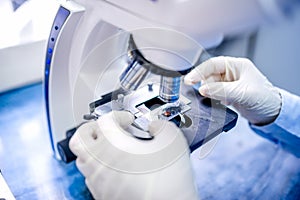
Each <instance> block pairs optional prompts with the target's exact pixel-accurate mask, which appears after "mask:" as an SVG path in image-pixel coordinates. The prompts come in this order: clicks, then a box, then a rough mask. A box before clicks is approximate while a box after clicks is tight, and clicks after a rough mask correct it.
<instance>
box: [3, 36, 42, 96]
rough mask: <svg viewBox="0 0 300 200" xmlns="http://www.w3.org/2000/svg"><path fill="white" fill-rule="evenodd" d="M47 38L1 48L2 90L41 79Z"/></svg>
mask: <svg viewBox="0 0 300 200" xmlns="http://www.w3.org/2000/svg"><path fill="white" fill-rule="evenodd" d="M45 54H46V40H41V41H36V42H31V43H27V44H22V45H17V46H12V47H8V48H4V49H0V92H3V91H7V90H10V89H13V88H17V87H20V86H23V85H26V84H30V83H33V82H37V81H41V80H42V78H43V75H44V61H45Z"/></svg>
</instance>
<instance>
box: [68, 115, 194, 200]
mask: <svg viewBox="0 0 300 200" xmlns="http://www.w3.org/2000/svg"><path fill="white" fill-rule="evenodd" d="M133 119H134V118H133V116H132V115H131V114H130V113H129V112H125V111H122V112H120V111H119V112H111V113H109V114H106V115H103V116H101V117H100V118H99V119H98V120H97V121H95V122H90V123H87V124H84V125H82V126H81V127H80V128H79V129H78V130H77V132H76V133H75V134H74V136H73V137H72V138H71V141H70V149H71V150H72V152H73V153H74V154H75V155H76V156H77V160H76V165H77V167H78V169H79V170H80V171H81V173H82V174H83V175H84V176H85V178H86V185H87V187H88V188H89V190H90V192H91V193H92V195H93V197H94V198H95V199H103V200H122V199H124V200H128V199H130V200H143V199H147V200H148V199H155V200H156V199H158V200H159V199H164V200H165V199H182V200H185V199H191V200H192V199H197V198H198V197H197V191H196V187H195V185H194V181H193V173H192V169H191V164H190V158H189V149H188V145H187V142H186V139H185V138H184V136H183V134H182V133H181V131H180V129H178V128H177V127H176V126H175V125H174V124H173V123H171V122H167V121H154V122H153V123H152V124H151V125H150V126H149V130H150V131H149V132H150V133H151V134H152V135H155V137H154V139H152V140H140V139H137V138H134V137H133V136H131V135H130V134H129V133H128V132H127V131H126V129H127V127H128V125H129V124H131V123H132V122H133ZM130 130H131V131H132V130H133V129H130Z"/></svg>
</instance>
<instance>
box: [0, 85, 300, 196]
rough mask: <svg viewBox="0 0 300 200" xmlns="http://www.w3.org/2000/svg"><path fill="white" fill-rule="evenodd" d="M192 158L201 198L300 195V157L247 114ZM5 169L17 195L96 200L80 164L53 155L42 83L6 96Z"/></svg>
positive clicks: (0, 103) (1, 120)
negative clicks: (259, 130)
mask: <svg viewBox="0 0 300 200" xmlns="http://www.w3.org/2000/svg"><path fill="white" fill-rule="evenodd" d="M62 112H63V111H62ZM191 160H192V164H193V167H194V174H195V177H196V182H197V186H198V191H199V195H200V198H201V199H300V159H298V158H296V157H294V156H293V155H291V154H289V153H287V152H285V151H283V150H282V149H281V148H280V147H279V146H277V145H276V144H273V143H272V142H270V141H267V140H266V139H263V138H261V137H260V136H258V135H256V134H255V133H254V132H252V131H251V129H250V128H249V126H248V124H247V121H246V120H245V119H243V118H242V117H239V120H238V123H237V125H236V127H235V128H234V129H232V130H230V131H229V132H227V133H222V134H220V136H218V137H216V138H215V139H214V140H212V141H210V142H209V143H207V144H206V145H205V146H203V147H202V148H199V149H197V150H196V151H194V152H193V153H192V155H191ZM0 169H1V171H2V175H3V177H4V178H5V180H6V182H7V184H8V186H9V187H10V189H11V191H12V193H13V195H14V196H15V198H16V199H31V200H34V199H43V200H44V199H59V200H62V199H77V200H80V199H92V196H91V194H90V193H89V191H88V189H87V187H86V185H85V182H84V177H83V176H82V175H81V174H80V172H79V171H78V170H77V168H76V165H75V162H72V163H70V164H65V163H63V162H61V161H58V160H56V159H55V158H54V156H53V153H52V149H51V145H50V138H49V134H48V128H47V124H46V114H45V106H44V97H43V86H42V84H41V83H37V84H33V85H29V86H26V87H23V88H20V89H16V90H12V91H9V92H5V93H2V94H0ZM117 184H118V183H116V187H117ZM183 192H184V191H183ZM0 198H1V197H0Z"/></svg>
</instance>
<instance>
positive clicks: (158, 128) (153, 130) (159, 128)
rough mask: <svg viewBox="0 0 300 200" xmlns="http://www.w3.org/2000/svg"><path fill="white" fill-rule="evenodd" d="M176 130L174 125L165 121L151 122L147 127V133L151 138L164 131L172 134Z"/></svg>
mask: <svg viewBox="0 0 300 200" xmlns="http://www.w3.org/2000/svg"><path fill="white" fill-rule="evenodd" d="M177 129H178V128H177V127H176V125H175V124H174V123H172V122H169V121H166V120H155V121H152V122H151V123H150V124H149V126H148V130H149V133H150V134H151V135H153V136H155V135H158V134H159V133H162V132H164V131H170V132H174V131H176V130H177Z"/></svg>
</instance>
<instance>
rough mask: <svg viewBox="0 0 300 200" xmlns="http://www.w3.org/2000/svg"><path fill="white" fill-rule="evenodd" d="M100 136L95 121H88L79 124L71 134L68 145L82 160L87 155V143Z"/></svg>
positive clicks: (89, 143)
mask: <svg viewBox="0 0 300 200" xmlns="http://www.w3.org/2000/svg"><path fill="white" fill-rule="evenodd" d="M98 137H101V131H100V128H99V126H98V124H97V122H89V123H86V124H83V125H82V126H80V127H79V128H78V129H77V131H76V132H75V134H74V135H73V136H72V138H71V140H70V143H69V147H70V150H71V151H72V152H73V153H74V154H75V155H76V156H77V157H78V158H79V159H81V160H82V161H83V162H85V161H86V159H87V158H88V157H89V155H88V153H87V149H88V146H89V145H92V144H94V141H95V140H96V139H97V138H98Z"/></svg>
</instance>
